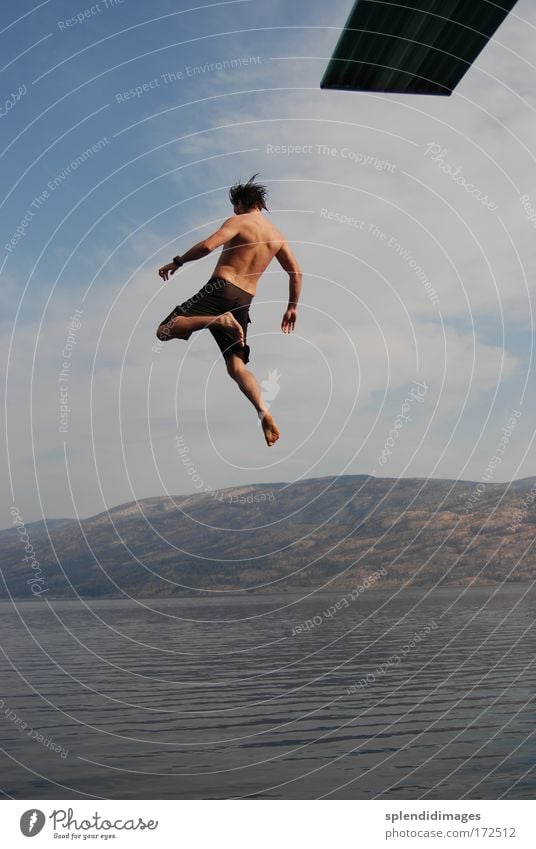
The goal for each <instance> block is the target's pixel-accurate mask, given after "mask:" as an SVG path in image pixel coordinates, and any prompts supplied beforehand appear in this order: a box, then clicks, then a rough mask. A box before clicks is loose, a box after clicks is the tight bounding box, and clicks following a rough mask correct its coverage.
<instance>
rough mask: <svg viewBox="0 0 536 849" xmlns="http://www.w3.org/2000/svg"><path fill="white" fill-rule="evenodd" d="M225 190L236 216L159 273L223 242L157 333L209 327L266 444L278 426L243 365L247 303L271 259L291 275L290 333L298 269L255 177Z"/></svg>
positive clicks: (185, 335)
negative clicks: (210, 266) (202, 279)
mask: <svg viewBox="0 0 536 849" xmlns="http://www.w3.org/2000/svg"><path fill="white" fill-rule="evenodd" d="M257 176H258V175H257V174H254V176H253V177H252V178H251V179H250V180H248V182H247V183H244V184H242V183H237V184H236V185H234V186H232V187H231V189H229V199H230V201H231V203H232V205H233V210H234V213H235V214H234V216H233V217H232V218H228V219H227V220H226V221H224V222H223V224H222V226H221V227H220V229H219V230H217V231H216V232H215V233H213V235H212V236H209V237H208V239H203V241H202V242H198V243H197V244H196V245H194V246H193V248H190V250H189V251H186V253H185V254H182V256H176V257H173V262H170V263H168V264H167V265H163V266H162V268H160V269H159V271H158V274H159V275H160V277H161V278H162V279H163V280H167V279H168V277H169V275H171V274H174V273H175V271H176V270H177V269H178V268H180V267H181V265H184V264H185V263H186V262H192V261H193V260H196V259H201V258H202V257H204V256H207V254H209V253H212V251H214V250H216V248H219V247H221V246H222V245H223V250H222V252H221V254H220V256H219V259H218V262H217V263H216V267H215V269H214V273H213V275H212V277H211V278H210V280H209V281H208V283H206V284H205V285H204V286H203V287H202V288H201V289H200V290H199V292H197V293H196V294H195V295H193V296H192V297H191V298H189V299H188V300H187V301H184V303H182V304H179V305H178V306H176V307H175V309H174V310H173V311H172V312H171V313H170V314H169V315H168V316H167V317H166V318H165V319H164V320H163V321H162V322H161V324H160V325H159V327H158V329H157V331H156V335H157V337H158V338H159V339H160V340H161V341H162V342H165V341H167V340H168V339H189V338H190V336H191V334H192V333H194V332H195V331H196V330H203V329H204V328H205V327H206V328H208V329H209V330H210V332H211V333H212V335H213V336H214V339H215V340H216V342H217V343H218V345H219V347H220V350H221V352H222V354H223V356H224V359H225V363H226V366H227V372H228V374H229V375H230V377H232V379H233V380H235V381H236V383H237V384H238V386H239V387H240V389H241V390H242V392H243V393H244V395H245V396H246V397H247V398H249V400H250V401H251V403H252V404H253V406H254V407H255V409H256V410H257V414H258V416H259V419H260V421H261V424H262V429H263V431H264V438H265V439H266V444H267V445H268V446H269V447H270V446H272V445H273V444H274V443H275V442H277V440H278V439H279V430H278V428H277V425H276V423H275V422H274V419H273V417H272V415H271V413H270V412H269V411H268V407H267V406H266V404H265V403H264V401H263V399H262V396H261V390H260V387H259V384H258V382H257V380H256V378H255V375H254V374H252V372H250V371H249V370H248V369H247V368H246V363H247V362H248V360H249V345H247V344H246V335H247V325H248V323H249V322H250V321H251V319H250V318H249V305H250V304H251V301H252V300H253V297H254V295H255V292H256V289H257V282H258V280H259V278H260V276H261V274H262V273H263V272H264V271H265V269H266V268H267V267H268V265H269V264H270V262H271V261H272V259H273V258H274V256H275V258H276V259H277V261H278V262H279V263H280V265H281V266H282V267H283V268H284V270H285V271H286V272H287V273H288V276H289V301H288V306H287V309H286V310H285V313H284V315H283V320H282V322H281V330H282V331H283V333H291V332H292V331H293V330H294V326H295V324H296V310H297V305H298V299H299V297H300V291H301V283H302V273H301V270H300V266H299V265H298V263H297V261H296V258H295V257H294V254H293V253H292V251H291V249H290V247H289V246H288V243H287V241H286V239H285V237H284V236H283V234H282V233H280V232H279V230H278V229H277V228H276V227H274V225H273V224H271V223H270V222H269V221H267V219H266V218H265V217H264V215H263V213H262V210H263V209H266V210H267V206H266V202H265V201H266V188H265V186H262V185H260V183H256V182H255V178H256V177H257Z"/></svg>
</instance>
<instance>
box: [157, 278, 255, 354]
mask: <svg viewBox="0 0 536 849" xmlns="http://www.w3.org/2000/svg"><path fill="white" fill-rule="evenodd" d="M252 300H253V295H251V294H250V293H249V292H246V291H245V290H244V289H240V287H239V286H235V284H234V283H230V282H229V281H228V280H225V279H224V278H223V277H211V278H210V280H209V281H208V283H205V285H204V286H203V287H202V288H201V289H200V290H199V292H196V294H195V295H192V297H191V298H188V300H187V301H184V303H182V304H178V305H177V306H176V307H175V309H174V310H173V311H172V312H170V314H169V315H168V316H166V318H165V319H164V320H163V322H162V324H163V325H166V324H167V323H168V321H171V320H172V319H174V318H175V317H176V316H178V315H222V314H223V313H224V312H232V314H233V315H234V317H235V318H236V320H237V321H238V323H239V324H240V326H241V327H242V330H243V331H244V343H245V342H246V337H247V326H248V324H250V323H251V319H250V317H249V305H250V304H251V301H252ZM207 330H210V332H211V333H212V335H213V336H214V339H215V340H216V342H217V344H218V346H219V348H220V351H221V352H222V354H223V356H224V358H225V361H227V358H228V357H229V356H230V355H231V354H238V355H239V357H241V358H242V359H243V361H244V363H247V362H248V361H249V345H246V344H244V345H241V344H240V342H237V341H236V339H235V338H234V337H233V335H232V334H231V333H229V331H228V330H225V329H224V328H223V327H216V326H214V327H213V326H211V325H210V324H209V326H208V327H207ZM191 335H192V334H191V333H189V334H188V336H185V337H182V338H184V339H189V338H190V336H191Z"/></svg>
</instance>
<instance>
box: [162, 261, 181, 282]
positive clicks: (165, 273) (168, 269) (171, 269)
mask: <svg viewBox="0 0 536 849" xmlns="http://www.w3.org/2000/svg"><path fill="white" fill-rule="evenodd" d="M177 268H180V265H177V263H176V262H168V264H167V265H163V266H162V268H159V269H158V274H159V276H160V277H161V278H162V280H167V279H168V277H169V275H170V274H175V272H176V270H177Z"/></svg>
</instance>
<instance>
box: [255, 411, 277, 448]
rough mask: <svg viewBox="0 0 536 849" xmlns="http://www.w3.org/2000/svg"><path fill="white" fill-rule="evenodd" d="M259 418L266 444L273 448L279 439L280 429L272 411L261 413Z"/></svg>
mask: <svg viewBox="0 0 536 849" xmlns="http://www.w3.org/2000/svg"><path fill="white" fill-rule="evenodd" d="M259 418H260V421H261V426H262V430H263V433H264V438H265V440H266V444H267V446H268V448H271V447H272V445H274V444H275V443H276V442H277V440H278V439H279V435H280V434H279V429H278V427H277V425H276V423H275V422H274V420H273V417H272V415H271V414H270V413H261V414H259Z"/></svg>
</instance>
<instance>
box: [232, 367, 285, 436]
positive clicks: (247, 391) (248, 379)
mask: <svg viewBox="0 0 536 849" xmlns="http://www.w3.org/2000/svg"><path fill="white" fill-rule="evenodd" d="M227 371H228V373H229V375H230V376H231V377H232V378H233V380H235V381H236V383H237V384H238V386H239V388H240V389H241V391H242V392H243V393H244V395H245V396H246V398H247V399H248V400H249V401H251V403H252V404H253V406H254V407H255V409H256V410H257V413H258V415H259V418H260V420H261V425H262V429H263V432H264V438H265V439H266V444H267V445H268V446H272V445H273V444H274V442H277V440H278V439H279V430H278V428H277V425H276V423H275V422H274V420H273V417H272V414H271V413H270V412H269V410H268V407H267V406H266V404H265V402H264V401H263V399H262V394H261V389H260V386H259V384H258V381H257V378H256V377H255V375H254V374H253V373H252V372H250V371H249V369H247V368H246V366H245V363H244V361H243V360H242V358H241V357H240V355H239V354H231V355H230V356H229V357H227Z"/></svg>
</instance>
